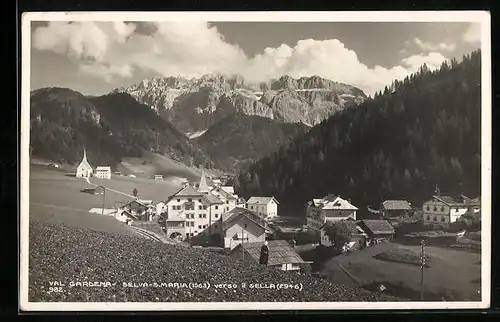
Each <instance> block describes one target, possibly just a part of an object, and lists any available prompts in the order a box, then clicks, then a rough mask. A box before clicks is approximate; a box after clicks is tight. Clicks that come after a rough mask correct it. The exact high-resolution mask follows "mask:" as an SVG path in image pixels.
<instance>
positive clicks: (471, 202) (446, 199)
mask: <svg viewBox="0 0 500 322" xmlns="http://www.w3.org/2000/svg"><path fill="white" fill-rule="evenodd" d="M432 198H433V199H436V200H439V201H441V202H443V203H445V204H446V205H448V206H464V205H465V206H479V205H480V204H481V200H480V199H481V198H479V197H477V198H474V199H471V198H469V197H466V196H464V195H460V196H459V197H458V198H453V197H451V196H441V195H439V196H436V195H434V196H432Z"/></svg>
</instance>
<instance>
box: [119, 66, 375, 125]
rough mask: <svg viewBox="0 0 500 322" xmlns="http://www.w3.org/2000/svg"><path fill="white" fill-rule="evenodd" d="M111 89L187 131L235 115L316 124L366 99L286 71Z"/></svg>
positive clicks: (349, 90)
mask: <svg viewBox="0 0 500 322" xmlns="http://www.w3.org/2000/svg"><path fill="white" fill-rule="evenodd" d="M113 92H126V93H128V94H130V95H131V96H132V97H134V98H135V99H136V100H137V101H138V102H141V103H143V104H146V105H148V106H150V107H151V108H152V109H153V110H154V111H155V112H156V113H158V114H159V115H161V116H162V117H163V118H165V119H166V120H168V121H169V122H170V123H172V124H173V125H174V126H176V127H177V128H178V129H179V130H180V131H181V132H183V133H186V134H187V133H193V132H198V131H203V130H205V129H208V128H209V127H210V126H211V125H213V124H215V123H216V122H218V121H219V120H221V119H223V118H225V117H226V116H228V115H230V114H234V113H239V114H246V115H257V116H262V117H267V118H270V119H277V120H280V121H284V122H289V123H298V122H303V123H306V124H311V125H315V124H318V123H320V122H321V121H322V120H324V119H325V118H327V117H328V116H330V115H332V114H334V113H336V112H338V111H340V110H342V109H343V108H344V107H346V106H355V105H358V104H360V103H361V102H362V101H364V100H365V99H366V97H367V96H366V94H365V93H364V92H363V91H362V90H360V89H359V88H356V87H354V86H351V85H347V84H344V83H338V82H334V81H332V80H328V79H325V78H321V77H319V76H311V77H301V78H297V79H295V78H292V77H290V76H286V75H285V76H282V77H280V78H279V79H274V80H271V81H269V82H267V83H265V82H260V83H250V82H246V81H245V79H244V78H243V77H241V76H239V75H223V74H206V75H203V76H201V77H199V78H185V77H153V78H149V79H144V80H142V81H141V82H139V83H137V84H132V85H130V86H128V87H120V88H117V89H115V90H114V91H113Z"/></svg>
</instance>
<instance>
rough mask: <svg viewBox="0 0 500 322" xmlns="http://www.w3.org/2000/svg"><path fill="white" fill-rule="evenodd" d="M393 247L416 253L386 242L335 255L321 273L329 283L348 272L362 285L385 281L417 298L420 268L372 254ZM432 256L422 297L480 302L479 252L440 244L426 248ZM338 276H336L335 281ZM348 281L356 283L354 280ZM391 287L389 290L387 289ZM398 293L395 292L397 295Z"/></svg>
mask: <svg viewBox="0 0 500 322" xmlns="http://www.w3.org/2000/svg"><path fill="white" fill-rule="evenodd" d="M396 249H399V250H401V251H402V252H404V251H411V252H412V253H416V254H418V253H419V252H420V247H419V246H403V245H398V244H394V243H386V244H380V245H375V246H372V247H368V248H366V249H363V250H358V251H355V252H352V253H349V254H346V255H340V256H337V257H335V258H333V259H331V260H330V261H328V262H327V263H325V265H324V269H323V273H324V274H325V275H327V276H329V278H330V280H331V281H332V282H334V283H335V282H341V281H342V282H345V281H346V279H345V278H346V274H345V271H344V270H343V269H342V268H344V269H345V270H346V271H348V272H349V273H350V274H351V275H352V276H353V277H354V278H355V279H357V280H358V281H359V282H360V283H361V284H362V285H363V286H365V287H370V286H374V285H378V284H384V285H385V286H386V287H387V289H388V290H387V291H388V292H391V291H392V292H393V293H391V294H394V295H396V296H401V297H405V298H410V299H412V300H419V297H420V293H419V292H420V267H419V266H418V265H411V264H407V263H398V262H390V261H384V260H379V259H376V258H374V257H373V256H375V255H377V254H380V253H384V252H391V251H392V252H394V251H396ZM426 251H427V253H428V254H429V256H431V257H432V261H431V263H430V267H428V268H426V269H425V279H424V282H425V298H424V299H425V300H428V301H441V300H443V299H444V300H447V301H480V300H481V295H480V293H479V291H480V289H481V284H480V283H481V282H480V281H481V254H479V253H473V252H468V251H463V250H453V249H450V248H443V247H432V246H428V247H426ZM337 277H339V279H338V280H337ZM351 283H353V284H355V282H354V281H351ZM389 288H391V290H389ZM396 293H397V294H396Z"/></svg>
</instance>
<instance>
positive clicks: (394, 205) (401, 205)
mask: <svg viewBox="0 0 500 322" xmlns="http://www.w3.org/2000/svg"><path fill="white" fill-rule="evenodd" d="M382 207H383V208H384V209H386V210H411V205H410V203H409V202H408V201H406V200H386V201H384V202H382Z"/></svg>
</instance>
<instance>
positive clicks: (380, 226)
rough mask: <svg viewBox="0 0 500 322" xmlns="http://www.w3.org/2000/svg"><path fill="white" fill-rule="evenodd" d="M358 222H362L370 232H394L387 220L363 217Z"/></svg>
mask: <svg viewBox="0 0 500 322" xmlns="http://www.w3.org/2000/svg"><path fill="white" fill-rule="evenodd" d="M359 222H360V223H363V224H364V226H365V227H366V228H367V229H368V230H370V231H371V233H372V234H375V235H376V234H394V228H393V227H392V226H391V224H390V223H389V222H388V221H387V220H372V219H363V220H360V221H359Z"/></svg>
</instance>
